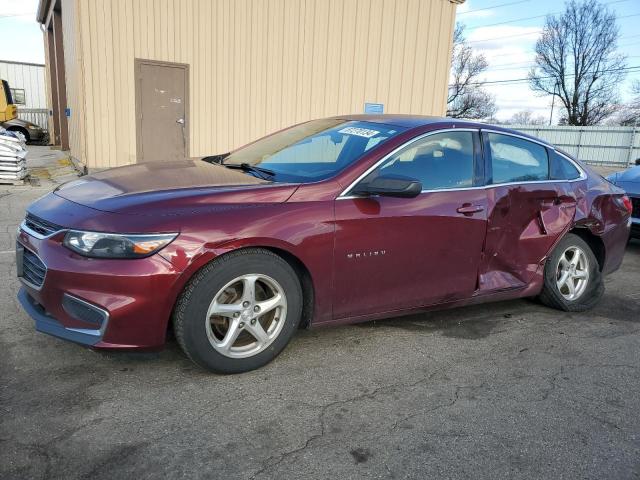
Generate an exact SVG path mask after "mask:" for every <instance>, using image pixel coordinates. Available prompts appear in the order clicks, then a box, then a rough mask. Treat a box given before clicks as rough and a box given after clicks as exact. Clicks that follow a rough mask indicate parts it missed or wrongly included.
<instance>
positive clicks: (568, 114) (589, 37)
mask: <svg viewBox="0 0 640 480" xmlns="http://www.w3.org/2000/svg"><path fill="white" fill-rule="evenodd" d="M617 40H618V27H617V25H616V17H615V15H614V14H613V13H612V12H611V11H610V10H609V9H608V8H607V7H605V6H604V5H602V4H600V3H598V1H597V0H584V1H577V0H571V1H570V2H569V3H567V5H566V8H565V11H564V13H562V14H561V15H558V16H553V15H550V16H548V17H547V19H546V22H545V26H544V29H543V31H542V36H541V37H540V38H539V39H538V41H537V43H536V59H535V62H536V65H535V66H534V67H533V68H532V69H531V71H530V72H529V82H530V85H531V88H532V89H533V90H535V91H538V92H542V93H546V94H549V95H553V96H555V97H557V98H559V99H560V102H561V103H562V105H563V106H564V109H565V114H564V115H563V121H564V122H565V123H566V124H567V125H594V124H597V123H599V122H601V121H602V120H603V119H605V118H607V117H608V116H610V115H611V114H612V113H614V112H615V110H616V108H617V104H618V97H617V87H618V86H619V83H620V81H621V80H622V79H623V78H624V68H625V65H626V64H625V57H624V56H621V55H617V54H616V42H617Z"/></svg>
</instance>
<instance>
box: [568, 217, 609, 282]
mask: <svg viewBox="0 0 640 480" xmlns="http://www.w3.org/2000/svg"><path fill="white" fill-rule="evenodd" d="M567 233H573V234H574V235H577V236H578V237H580V238H581V239H582V240H584V241H585V242H586V243H587V245H589V248H591V251H592V252H593V254H594V255H595V257H596V259H597V260H598V267H599V270H600V271H601V272H602V269H603V268H604V265H605V260H606V248H605V245H604V242H603V241H602V238H601V237H600V236H599V235H596V234H595V233H593V232H592V231H591V230H590V229H589V227H588V226H587V225H581V224H577V225H574V226H573V228H571V229H570V230H569V231H568V232H567Z"/></svg>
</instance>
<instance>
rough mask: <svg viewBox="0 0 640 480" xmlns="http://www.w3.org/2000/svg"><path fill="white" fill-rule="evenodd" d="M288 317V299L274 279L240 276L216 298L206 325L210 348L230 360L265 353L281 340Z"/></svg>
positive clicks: (210, 307) (217, 294) (208, 312)
mask: <svg viewBox="0 0 640 480" xmlns="http://www.w3.org/2000/svg"><path fill="white" fill-rule="evenodd" d="M286 316H287V297H286V295H285V293H284V290H283V288H282V287H281V286H280V284H279V283H278V282H277V281H276V280H274V279H273V278H271V277H269V276H267V275H261V274H249V275H242V276H240V277H237V278H235V279H233V280H232V281H230V282H229V283H227V284H226V285H225V286H224V287H222V288H221V289H220V291H218V293H216V295H215V296H214V297H213V300H212V302H211V304H210V305H209V309H208V311H207V316H206V319H205V326H206V331H207V337H208V338H209V342H210V343H211V346H212V347H213V348H214V349H215V350H216V351H218V352H219V353H221V354H222V355H225V356H227V357H231V358H246V357H251V356H253V355H256V354H258V353H260V352H262V351H264V350H265V349H266V348H267V347H268V346H269V345H271V343H272V342H273V341H274V340H275V339H276V338H277V337H278V335H279V334H280V332H281V330H282V327H283V326H284V322H285V318H286Z"/></svg>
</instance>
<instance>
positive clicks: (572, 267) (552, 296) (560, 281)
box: [540, 233, 604, 312]
mask: <svg viewBox="0 0 640 480" xmlns="http://www.w3.org/2000/svg"><path fill="white" fill-rule="evenodd" d="M603 294H604V283H603V280H602V274H601V273H600V267H599V265H598V260H597V259H596V257H595V255H594V254H593V251H592V250H591V248H590V247H589V245H588V244H587V243H586V242H585V241H584V240H583V239H582V238H580V237H579V236H577V235H575V234H572V233H570V234H568V235H567V236H566V237H564V238H563V239H562V240H561V241H560V243H558V245H557V246H556V248H555V249H554V251H553V253H552V254H551V256H550V257H549V259H548V260H547V263H546V265H545V269H544V286H543V289H542V293H541V294H540V300H541V301H542V303H544V304H545V305H547V306H549V307H552V308H557V309H559V310H564V311H567V312H582V311H585V310H589V309H590V308H592V307H594V306H595V305H596V303H598V301H599V300H600V298H601V297H602V295H603Z"/></svg>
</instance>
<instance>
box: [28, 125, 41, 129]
mask: <svg viewBox="0 0 640 480" xmlns="http://www.w3.org/2000/svg"><path fill="white" fill-rule="evenodd" d="M27 128H28V129H29V130H40V127H39V126H38V125H27Z"/></svg>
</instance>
